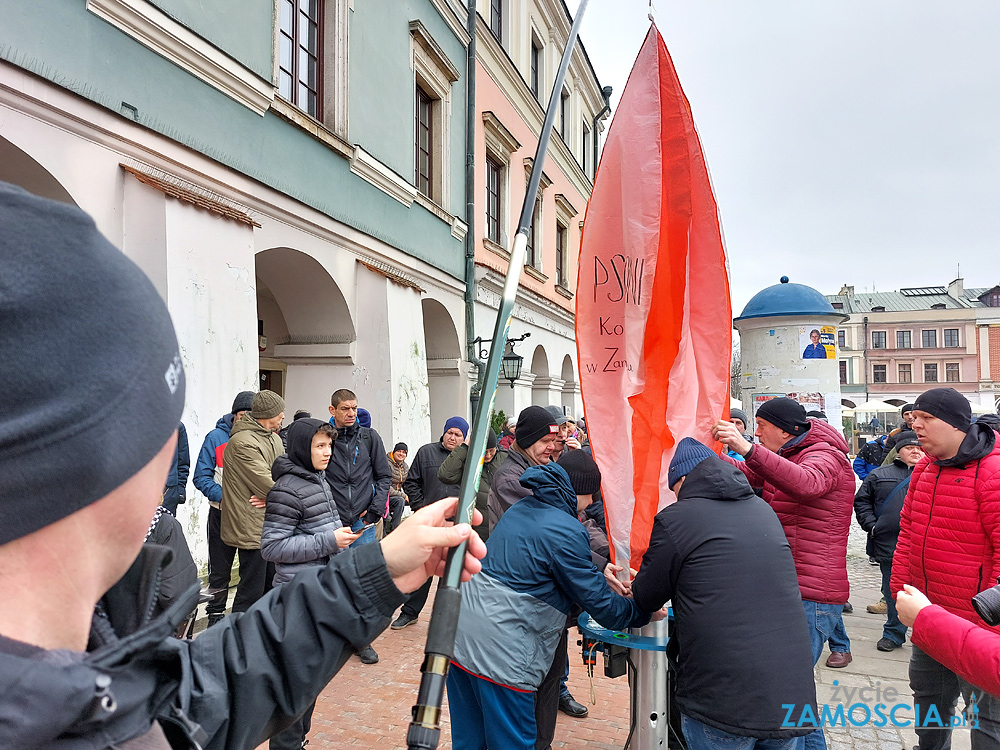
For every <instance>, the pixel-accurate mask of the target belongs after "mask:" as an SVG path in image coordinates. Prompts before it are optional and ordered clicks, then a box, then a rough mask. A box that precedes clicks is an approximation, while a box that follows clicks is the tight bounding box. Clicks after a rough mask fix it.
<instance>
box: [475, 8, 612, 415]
mask: <svg viewBox="0 0 1000 750" xmlns="http://www.w3.org/2000/svg"><path fill="white" fill-rule="evenodd" d="M478 6H479V7H478V11H479V12H478V18H477V24H476V134H475V135H476V143H475V153H476V169H475V183H476V186H475V192H476V196H477V199H476V200H477V203H478V202H479V196H483V203H482V204H481V206H480V205H477V213H476V218H475V221H474V222H473V226H472V228H471V231H473V232H474V237H475V261H476V277H477V280H478V284H477V288H476V309H475V318H476V325H475V331H476V335H477V336H479V337H481V338H484V339H491V338H492V336H493V327H494V323H495V320H496V311H497V308H498V307H499V303H500V298H501V291H502V288H503V281H504V277H505V275H506V272H507V266H508V261H509V259H510V255H509V250H510V248H511V244H512V242H513V237H514V235H515V234H516V232H517V224H518V219H519V218H520V212H521V206H522V203H523V201H524V196H525V192H526V188H527V181H528V174H529V172H530V171H531V166H532V164H533V160H534V157H535V151H536V149H537V145H538V135H539V133H540V132H541V128H542V122H543V120H544V119H545V108H546V107H547V106H548V104H549V97H550V96H552V95H554V96H558V97H559V109H558V115H557V117H556V120H555V127H554V132H553V133H552V138H551V140H550V142H549V147H548V154H547V157H546V160H545V163H544V165H543V175H542V180H541V183H540V185H539V193H538V199H537V201H536V203H535V210H534V215H533V220H532V224H531V230H530V232H529V242H528V255H527V261H526V266H525V269H524V271H523V272H522V274H521V278H520V289H519V292H518V300H517V304H516V306H515V308H514V320H513V321H512V323H511V330H510V335H511V337H512V338H517V337H520V336H522V335H523V334H525V333H528V334H530V336H531V337H530V339H527V340H525V341H523V342H521V343H519V344H518V345H517V351H516V353H517V354H519V355H520V356H522V357H524V366H523V368H522V371H521V376H520V378H518V379H517V380H516V381H514V382H513V383H508V382H506V381H503V382H501V383H500V386H499V388H498V390H497V399H496V408H497V409H502V410H503V411H504V412H505V413H507V414H517V413H518V412H519V411H520V410H521V409H522V408H524V407H525V406H528V405H530V404H538V405H542V406H547V405H549V404H556V405H562V406H563V407H564V408H565V409H566V410H567V411H568V412H570V413H573V414H574V415H579V414H582V412H583V404H582V401H581V397H580V383H579V370H578V367H577V350H576V337H575V331H574V310H575V303H574V301H573V298H574V295H575V292H576V279H577V261H578V258H579V251H580V233H581V228H582V226H583V215H584V210H585V209H586V206H587V201H588V200H589V198H590V191H591V188H592V186H593V178H594V171H595V165H596V159H595V145H596V142H595V138H598V137H599V134H600V132H601V131H602V130H603V128H604V125H603V122H604V118H606V117H607V111H608V110H607V109H606V107H605V103H606V101H605V97H607V96H610V93H611V92H610V89H608V90H607V91H606V92H605V91H604V90H603V89H602V87H601V84H600V82H599V81H598V79H597V75H596V74H595V73H594V70H593V67H592V66H591V64H590V61H589V59H588V58H587V54H586V50H585V49H584V47H583V45H582V43H581V42H578V43H577V46H576V48H575V50H574V52H573V55H572V59H571V62H570V66H569V70H568V73H567V76H566V80H565V83H564V85H563V88H562V90H561V91H560V92H555V93H553V91H552V87H553V82H554V80H555V75H556V70H557V68H558V66H559V61H560V59H561V57H562V53H563V49H564V48H565V45H566V41H567V39H568V38H569V32H570V26H571V25H572V18H571V16H570V14H569V11H568V10H567V8H566V5H565V3H564V2H563V1H562V0H519V1H518V2H513V1H512V0H479V4H478ZM510 386H513V387H510Z"/></svg>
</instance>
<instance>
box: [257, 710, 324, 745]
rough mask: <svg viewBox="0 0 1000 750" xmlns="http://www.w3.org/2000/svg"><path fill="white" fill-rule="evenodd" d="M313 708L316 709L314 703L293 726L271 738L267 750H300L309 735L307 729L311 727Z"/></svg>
mask: <svg viewBox="0 0 1000 750" xmlns="http://www.w3.org/2000/svg"><path fill="white" fill-rule="evenodd" d="M314 708H316V702H315V701H313V703H312V705H310V706H309V708H307V709H306V712H305V713H304V714H302V716H300V717H299V718H298V719H296V721H295V723H294V724H292V725H291V726H290V727H288V729H285V730H283V731H281V732H278V733H277V734H276V735H274V736H273V737H272V738H271V741H270V742H269V743H268V750H302V743H303V742H305V739H306V735H307V734H309V729H310V728H311V727H312V715H313V709H314Z"/></svg>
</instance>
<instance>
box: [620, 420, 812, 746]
mask: <svg viewBox="0 0 1000 750" xmlns="http://www.w3.org/2000/svg"><path fill="white" fill-rule="evenodd" d="M667 481H668V483H669V485H670V488H671V490H673V492H674V494H675V495H677V502H676V503H673V504H672V505H668V506H667V507H666V508H664V509H663V510H661V511H660V512H659V513H657V514H656V518H655V519H654V520H653V530H652V533H651V535H650V539H649V549H647V550H646V554H645V555H644V556H643V558H642V567H641V568H640V569H639V573H638V575H636V577H635V580H634V581H633V582H632V596H633V598H634V599H635V603H636V604H637V605H638V606H639V608H640V609H642V610H643V611H645V612H655V611H656V610H657V609H659V608H660V607H662V606H663V605H664V603H666V602H667V601H672V603H673V610H674V621H675V625H676V631H675V632H673V633H672V634H671V635H672V638H671V640H672V641H673V640H674V638H676V640H677V643H676V644H672V645H674V646H675V648H676V649H677V706H678V708H679V709H680V712H681V726H682V728H683V731H684V736H685V738H686V739H687V743H688V747H691V748H710V747H730V746H731V747H752V743H747V742H746V740H747V739H748V738H756V739H757V740H758V741H761V745H762V746H764V747H782V748H796V747H798V748H801V743H802V740H798V742H796V743H794V744H793V739H794V738H800V737H803V736H805V735H808V734H810V733H811V732H812V729H813V728H812V727H810V726H798V725H797V724H798V718H799V717H800V716H802V715H803V713H804V709H806V708H807V707H808V708H809V709H810V710H811V711H812V712H813V713H812V714H811V715H813V716H818V714H817V713H816V685H815V682H814V680H813V671H812V666H813V660H812V658H811V654H810V643H809V636H808V633H807V632H806V630H805V629H804V628H803V627H802V604H801V600H800V599H799V587H798V579H797V577H796V574H795V564H794V562H793V561H792V554H791V550H790V548H789V544H788V541H787V539H786V538H785V535H784V534H783V533H782V527H781V523H780V522H779V521H778V518H777V517H776V516H775V514H774V511H773V510H771V508H769V507H768V506H767V504H766V503H765V502H764V501H763V500H761V499H760V498H759V497H757V496H756V495H755V494H754V492H753V490H752V489H751V488H750V485H749V484H747V481H746V479H745V478H744V476H743V474H741V473H740V472H739V471H738V470H737V469H736V468H735V467H733V466H731V465H727V464H726V463H725V462H723V461H722V460H721V459H719V458H718V457H717V456H716V455H715V454H714V453H713V452H712V451H710V450H709V449H708V448H706V447H705V446H704V445H702V444H701V443H699V442H698V441H697V440H694V439H692V438H684V439H683V440H681V441H680V443H679V444H678V446H677V450H676V451H675V453H674V457H673V460H672V461H671V462H670V469H669V471H668V474H667ZM788 706H792V707H793V709H792V714H791V715H792V716H794V720H793V721H791V722H786V716H788V715H789V714H788V712H787V707H788ZM720 735H721V736H720ZM765 740H770V741H772V742H773V744H771V743H768V742H764V741H765Z"/></svg>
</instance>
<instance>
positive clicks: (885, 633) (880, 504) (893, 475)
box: [854, 430, 924, 651]
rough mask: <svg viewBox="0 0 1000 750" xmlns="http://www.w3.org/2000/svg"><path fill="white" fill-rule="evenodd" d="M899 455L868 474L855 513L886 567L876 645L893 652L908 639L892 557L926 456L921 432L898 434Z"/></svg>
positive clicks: (872, 553) (872, 550) (870, 552)
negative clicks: (894, 592)
mask: <svg viewBox="0 0 1000 750" xmlns="http://www.w3.org/2000/svg"><path fill="white" fill-rule="evenodd" d="M895 448H896V458H895V459H894V460H893V462H892V463H891V464H889V465H888V466H881V467H879V468H877V469H875V470H874V471H873V472H871V473H870V474H868V476H867V477H865V481H864V482H863V483H862V484H861V488H860V489H859V490H858V492H857V494H856V495H855V496H854V515H855V517H856V518H857V519H858V524H860V526H861V528H862V529H864V530H865V531H866V532H867V533H868V546H867V548H866V550H865V551H866V552H867V553H868V556H869V557H873V558H875V559H876V560H878V564H879V568H881V570H882V596H884V597H885V605H886V620H885V625H884V626H883V627H882V637H881V638H880V639H879V641H878V643H876V644H875V648H877V649H878V650H879V651H893V650H894V649H897V648H899V647H900V646H902V645H903V642H904V641H905V640H906V626H905V625H904V624H903V623H901V622H900V621H899V617H898V616H897V614H896V604H895V602H894V601H893V598H892V596H891V595H890V594H889V576H890V574H891V572H892V556H893V554H894V553H895V551H896V540H897V539H898V538H899V514H900V513H901V512H902V510H903V500H905V499H906V491H907V489H908V488H909V486H910V475H911V474H912V473H913V467H914V466H916V465H917V462H918V461H920V459H921V458H923V457H924V451H923V448H921V447H920V441H919V440H918V439H917V433H915V432H913V431H912V430H906V431H904V432H901V433H899V434H898V435H897V436H896V444H895Z"/></svg>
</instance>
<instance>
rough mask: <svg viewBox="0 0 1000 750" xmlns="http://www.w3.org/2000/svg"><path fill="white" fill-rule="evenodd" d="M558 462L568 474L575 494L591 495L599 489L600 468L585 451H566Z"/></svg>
mask: <svg viewBox="0 0 1000 750" xmlns="http://www.w3.org/2000/svg"><path fill="white" fill-rule="evenodd" d="M558 463H559V465H560V466H562V467H563V469H565V470H566V473H567V474H569V481H570V484H572V485H573V491H574V492H576V494H577V495H593V494H594V493H595V492H597V491H598V490H599V489H601V470H600V469H599V468H598V466H597V462H596V461H595V460H594V459H593V458H592V457H591V456H590V454H589V453H587V452H586V451H581V450H575V451H568V452H567V453H565V454H564V455H563V457H562V458H560V459H559V461H558Z"/></svg>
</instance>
